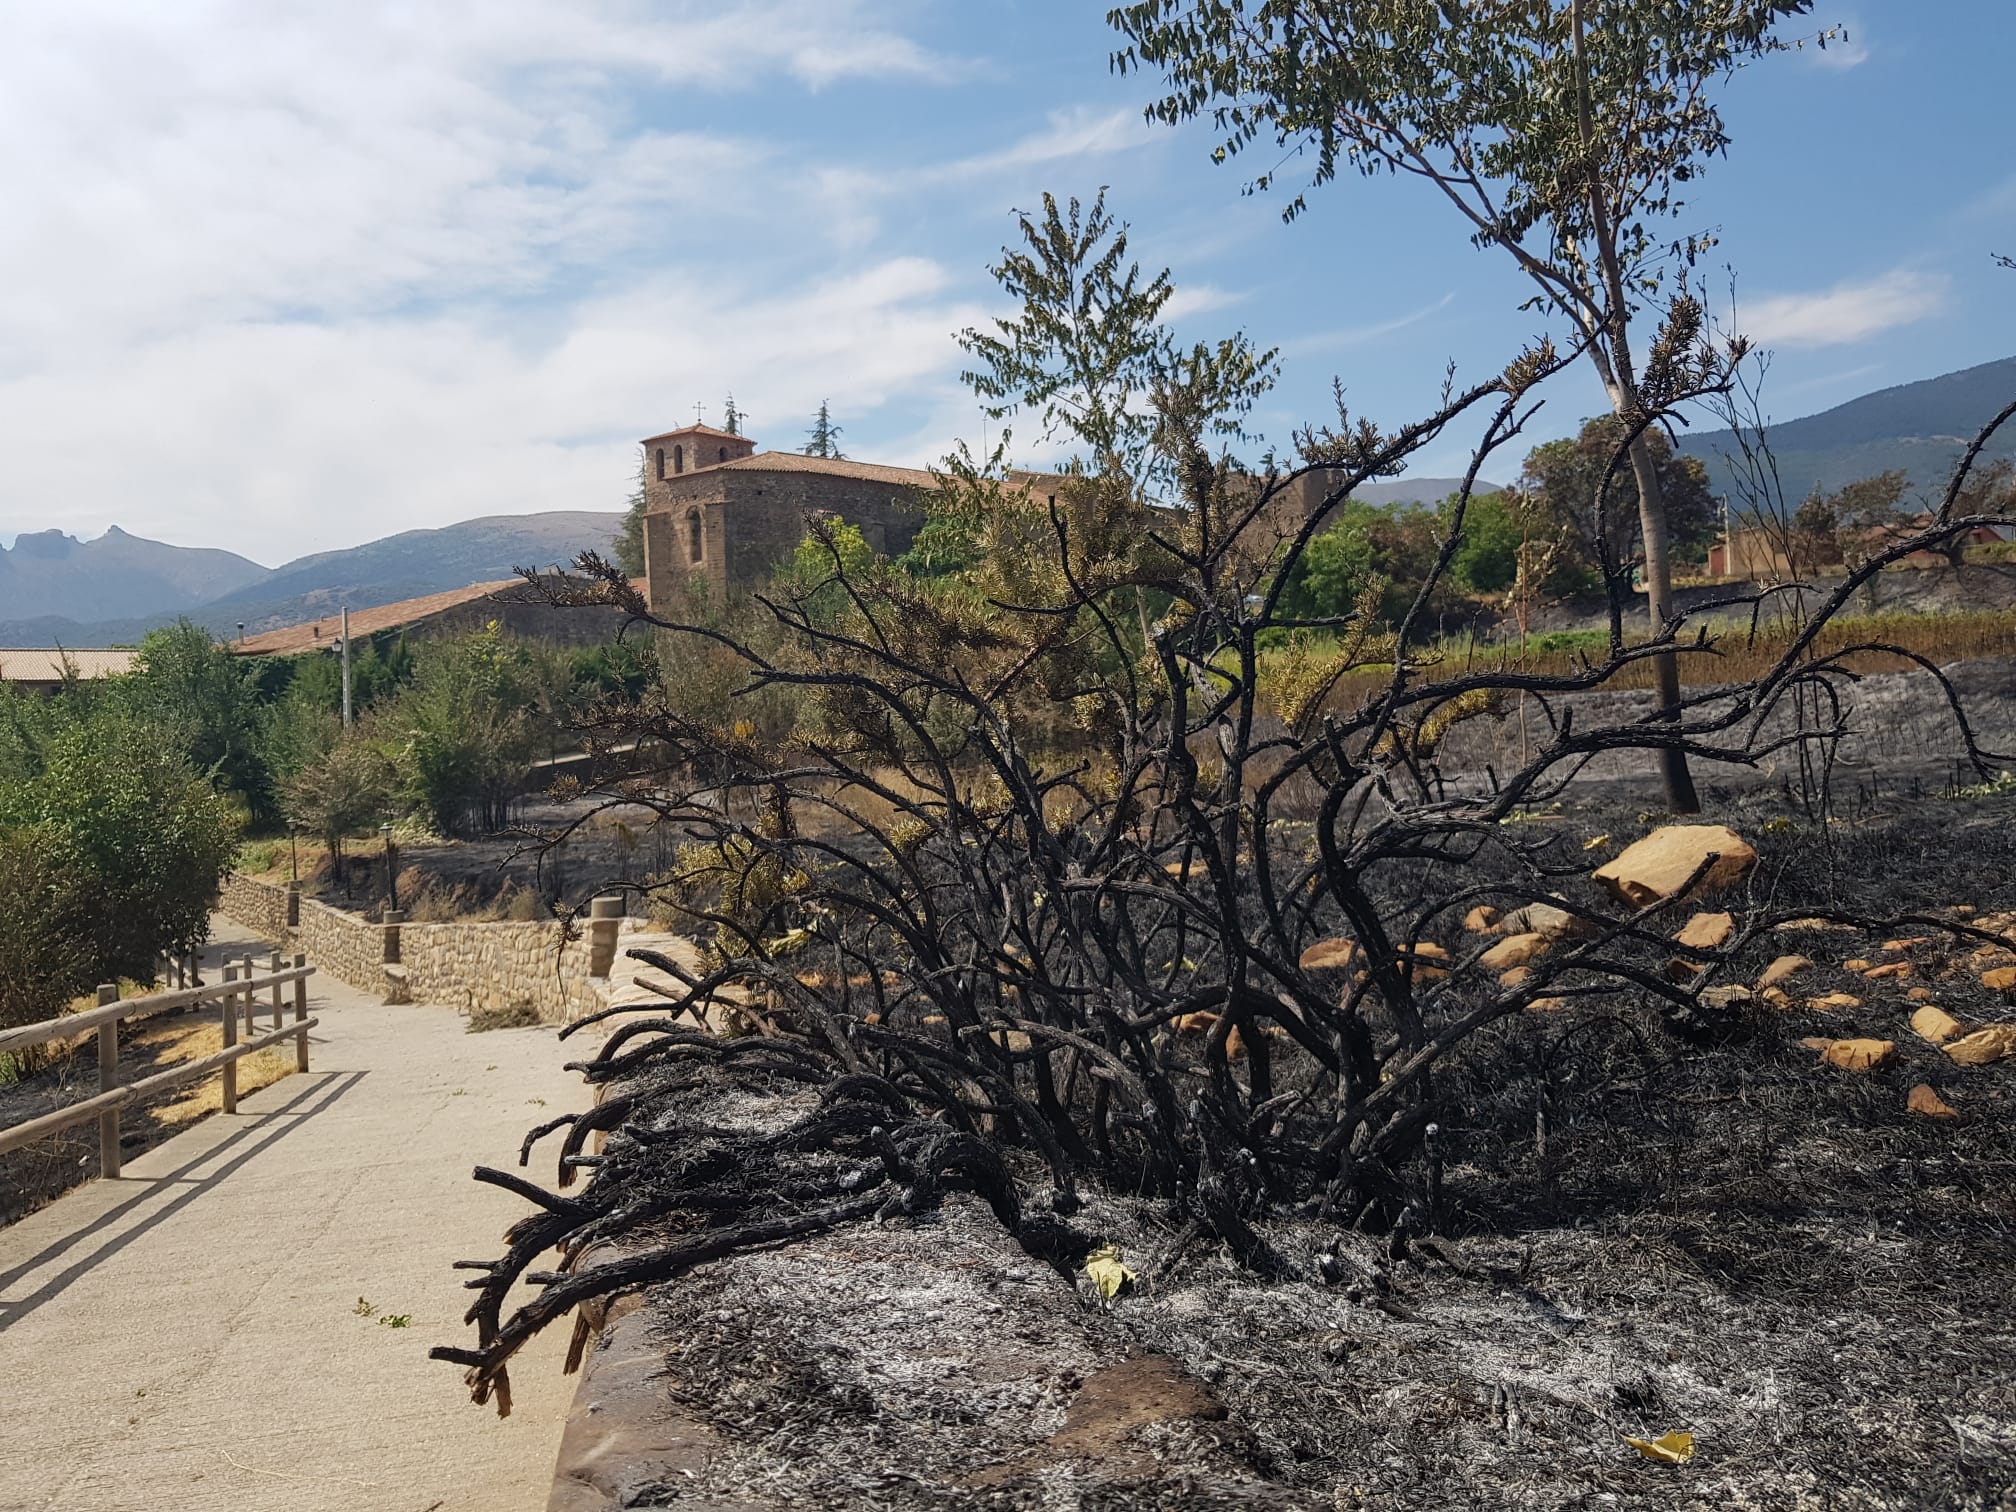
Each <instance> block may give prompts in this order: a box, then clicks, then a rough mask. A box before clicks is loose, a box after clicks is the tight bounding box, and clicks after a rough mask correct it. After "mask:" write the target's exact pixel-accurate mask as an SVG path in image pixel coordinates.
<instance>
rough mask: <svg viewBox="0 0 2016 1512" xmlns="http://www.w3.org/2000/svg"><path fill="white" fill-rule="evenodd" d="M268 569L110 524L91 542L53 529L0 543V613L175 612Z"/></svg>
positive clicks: (78, 616) (86, 616) (83, 616)
mask: <svg viewBox="0 0 2016 1512" xmlns="http://www.w3.org/2000/svg"><path fill="white" fill-rule="evenodd" d="M270 570H271V569H269V568H266V567H261V566H260V565H259V564H258V563H257V562H251V561H247V560H246V559H245V558H244V557H242V556H238V555H236V554H235V553H233V552H229V551H216V550H212V549H209V548H205V547H195V546H169V545H166V544H164V543H163V542H160V541H150V540H147V539H145V538H144V537H141V536H136V535H128V534H127V533H126V532H125V531H123V530H121V529H120V528H119V527H118V526H117V525H114V526H113V527H112V528H111V529H110V530H108V531H106V532H105V534H103V535H102V536H100V537H98V539H97V540H95V541H80V540H78V539H77V538H76V537H75V536H68V535H65V534H64V533H63V532H62V531H60V530H38V531H32V532H29V533H26V534H24V535H22V536H20V537H19V538H17V539H16V540H15V542H14V546H13V549H11V550H9V549H8V548H6V547H0V606H4V608H0V612H4V613H5V614H6V615H7V617H8V618H9V619H10V620H14V619H19V620H28V619H36V618H41V617H45V616H49V617H60V618H63V619H68V620H73V621H88V620H97V619H103V618H106V617H108V615H110V614H114V613H116V614H117V615H118V616H119V617H120V618H130V617H133V616H138V615H154V614H166V615H169V616H171V617H172V616H173V615H175V614H176V613H178V612H180V611H182V610H186V609H193V608H195V607H197V606H198V605H200V604H204V603H207V602H209V601H210V600H212V599H215V598H218V597H220V596H222V595H224V594H227V593H235V592H238V591H241V590H243V589H247V588H250V587H252V586H253V585H255V584H256V583H258V582H259V580H260V579H262V578H264V577H265V576H267V574H268V573H269V571H270Z"/></svg>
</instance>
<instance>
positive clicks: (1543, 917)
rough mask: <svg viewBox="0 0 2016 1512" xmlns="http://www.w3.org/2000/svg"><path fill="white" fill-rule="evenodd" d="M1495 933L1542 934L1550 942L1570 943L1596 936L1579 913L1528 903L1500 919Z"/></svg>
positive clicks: (1552, 905)
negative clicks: (1583, 937)
mask: <svg viewBox="0 0 2016 1512" xmlns="http://www.w3.org/2000/svg"><path fill="white" fill-rule="evenodd" d="M1493 932H1494V933H1497V934H1501V935H1516V934H1543V935H1545V936H1547V938H1548V939H1550V940H1570V939H1575V938H1577V937H1579V936H1582V935H1591V934H1594V933H1596V926H1595V925H1594V924H1591V923H1590V922H1589V921H1588V920H1587V919H1584V918H1583V917H1581V916H1580V915H1579V914H1573V913H1570V912H1569V911H1568V910H1567V909H1565V908H1560V907H1557V906H1556V905H1555V904H1552V903H1528V904H1527V905H1526V906H1525V907H1524V908H1515V909H1514V910H1513V911H1512V912H1511V913H1509V914H1507V915H1505V917H1504V918H1502V919H1500V920H1499V921H1498V923H1497V926H1496V928H1495V930H1494V931H1493Z"/></svg>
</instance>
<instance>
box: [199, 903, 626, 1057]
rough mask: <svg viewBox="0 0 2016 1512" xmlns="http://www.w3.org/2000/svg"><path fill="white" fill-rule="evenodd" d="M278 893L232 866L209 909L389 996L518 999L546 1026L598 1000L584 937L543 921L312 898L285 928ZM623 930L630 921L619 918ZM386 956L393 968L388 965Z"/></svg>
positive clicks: (455, 1002) (601, 985)
mask: <svg viewBox="0 0 2016 1512" xmlns="http://www.w3.org/2000/svg"><path fill="white" fill-rule="evenodd" d="M287 901H288V900H287V889H286V888H284V887H277V886H275V885H274V884H272V883H270V882H258V881H255V880H253V879H252V878H250V877H243V876H239V875H238V874H236V873H235V872H234V873H233V874H231V875H230V876H227V877H226V878H225V879H224V886H223V889H222V892H221V895H220V896H219V898H218V902H217V907H218V909H219V910H220V911H221V912H223V913H225V914H228V915H229V916H230V917H231V918H233V919H235V920H237V921H238V922H239V923H240V924H243V925H245V926H246V927H247V928H250V929H253V930H256V931H257V932H258V933H259V934H260V935H261V936H262V937H263V938H265V939H269V940H272V941H274V942H275V943H276V944H278V945H280V947H281V948H282V950H284V951H286V952H289V953H292V952H294V951H300V952H302V953H304V954H305V955H306V956H307V957H308V960H309V963H310V964H311V965H314V966H317V967H319V968H321V969H322V970H323V971H326V972H328V973H329V974H330V975H331V976H333V977H335V978H337V979H338V980H339V981H343V982H347V983H349V984H350V985H351V986H353V987H359V988H362V989H363V990H364V991H366V992H382V993H384V994H385V995H386V1001H388V1002H401V1003H404V1002H415V1001H417V1002H423V1003H440V1004H443V1005H445V1006H447V1007H451V1008H461V1009H464V1010H469V1009H490V1010H503V1009H508V1008H515V1007H519V1006H521V1005H523V1006H529V1007H531V1008H533V1009H534V1010H536V1011H537V1013H538V1015H539V1017H540V1018H541V1019H544V1020H545V1021H546V1022H548V1023H566V1022H568V1021H569V1020H571V1019H576V1018H579V1017H581V1016H582V1015H583V1014H585V1013H592V1012H593V1011H595V1010H596V1009H598V1008H601V1007H604V1006H606V1004H607V1003H608V1001H609V990H610V984H609V979H608V978H607V977H597V976H590V975H589V971H588V966H589V959H588V958H589V942H588V938H587V931H586V930H585V929H584V930H583V931H582V932H581V936H580V938H578V939H574V940H570V941H568V942H567V943H566V944H565V945H564V946H563V945H562V944H561V943H560V925H559V924H558V923H556V922H553V921H551V920H546V921H538V922H529V923H520V922H507V923H499V924H397V925H386V924H371V923H367V922H366V921H365V920H363V919H360V918H358V917H357V916H356V915H355V914H349V913H345V912H344V911H343V910H342V909H340V908H331V907H329V905H327V904H326V903H318V902H316V901H315V900H314V899H312V898H302V899H301V900H300V902H299V918H300V923H299V924H297V925H295V926H293V927H292V928H290V927H288V925H287V912H288V908H287ZM625 927H626V928H627V927H630V926H629V925H628V922H627V921H626V924H625ZM388 956H389V957H391V958H392V959H394V960H396V962H397V964H392V965H388V964H387V961H388Z"/></svg>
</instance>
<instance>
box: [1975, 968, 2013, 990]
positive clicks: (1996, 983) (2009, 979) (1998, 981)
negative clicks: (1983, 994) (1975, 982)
mask: <svg viewBox="0 0 2016 1512" xmlns="http://www.w3.org/2000/svg"><path fill="white" fill-rule="evenodd" d="M1981 985H1982V986H1983V987H1986V988H1988V989H1989V990H1990V991H1992V992H2007V991H2008V990H2009V989H2010V988H2011V987H2016V966H1997V967H1996V968H1995V969H1994V970H1993V971H1984V972H1982V973H1981Z"/></svg>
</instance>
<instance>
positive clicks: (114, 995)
mask: <svg viewBox="0 0 2016 1512" xmlns="http://www.w3.org/2000/svg"><path fill="white" fill-rule="evenodd" d="M118 1001H119V984H118V983H117V982H100V983H99V984H98V1002H99V1005H100V1006H101V1007H102V1006H103V1005H105V1004H106V1003H116V1002H118ZM118 1085H119V1021H118V1020H117V1019H114V1020H113V1021H112V1022H111V1023H109V1024H100V1025H99V1026H98V1090H99V1091H100V1092H111V1091H113V1090H115V1089H116V1088H117V1087H118ZM98 1174H99V1175H100V1176H105V1177H110V1178H111V1179H112V1180H114V1181H116V1180H118V1179H119V1110H118V1109H117V1108H114V1109H113V1110H112V1111H111V1112H109V1113H100V1114H99V1115H98Z"/></svg>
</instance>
